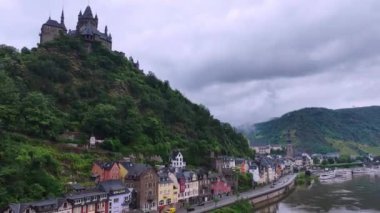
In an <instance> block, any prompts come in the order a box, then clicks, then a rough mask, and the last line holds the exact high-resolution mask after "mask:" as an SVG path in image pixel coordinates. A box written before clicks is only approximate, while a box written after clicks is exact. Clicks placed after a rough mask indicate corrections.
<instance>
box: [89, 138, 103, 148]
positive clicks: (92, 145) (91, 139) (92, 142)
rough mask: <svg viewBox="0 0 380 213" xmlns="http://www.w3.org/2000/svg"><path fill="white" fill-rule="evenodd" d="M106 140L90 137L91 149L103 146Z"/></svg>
mask: <svg viewBox="0 0 380 213" xmlns="http://www.w3.org/2000/svg"><path fill="white" fill-rule="evenodd" d="M103 142H104V140H98V139H96V138H95V136H91V137H90V147H95V146H96V144H102V143H103Z"/></svg>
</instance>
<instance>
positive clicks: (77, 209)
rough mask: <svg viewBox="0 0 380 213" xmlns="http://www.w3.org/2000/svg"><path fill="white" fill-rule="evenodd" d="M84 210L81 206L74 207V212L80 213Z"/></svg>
mask: <svg viewBox="0 0 380 213" xmlns="http://www.w3.org/2000/svg"><path fill="white" fill-rule="evenodd" d="M81 211H82V209H81V207H76V208H74V211H73V213H80V212H81Z"/></svg>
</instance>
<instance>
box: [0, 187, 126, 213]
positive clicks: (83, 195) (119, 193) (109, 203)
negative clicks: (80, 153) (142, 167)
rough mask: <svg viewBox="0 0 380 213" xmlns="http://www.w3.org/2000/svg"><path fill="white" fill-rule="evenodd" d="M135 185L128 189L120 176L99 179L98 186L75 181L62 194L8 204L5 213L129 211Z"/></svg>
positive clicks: (103, 212)
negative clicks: (87, 185)
mask: <svg viewBox="0 0 380 213" xmlns="http://www.w3.org/2000/svg"><path fill="white" fill-rule="evenodd" d="M132 196H133V189H128V188H127V187H125V185H124V184H122V182H121V181H119V180H108V181H103V182H101V183H99V184H98V185H97V186H96V187H95V188H91V189H86V188H84V187H82V186H80V185H78V184H73V185H72V192H70V193H68V194H66V195H65V196H63V197H59V198H51V199H47V200H42V201H35V202H28V203H16V204H10V205H8V206H7V207H6V208H5V209H4V210H2V211H1V212H4V213H39V212H42V213H53V212H56V213H112V212H120V213H122V212H128V210H129V204H130V203H131V201H132Z"/></svg>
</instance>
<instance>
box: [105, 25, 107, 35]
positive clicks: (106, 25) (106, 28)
mask: <svg viewBox="0 0 380 213" xmlns="http://www.w3.org/2000/svg"><path fill="white" fill-rule="evenodd" d="M104 34H106V35H107V34H108V27H107V25H106V27H105V28H104Z"/></svg>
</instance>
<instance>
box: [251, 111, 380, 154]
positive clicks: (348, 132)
mask: <svg viewBox="0 0 380 213" xmlns="http://www.w3.org/2000/svg"><path fill="white" fill-rule="evenodd" d="M254 127H255V131H253V130H252V131H250V132H249V133H248V134H247V135H248V136H249V138H250V140H251V142H252V143H253V144H255V143H258V144H260V143H280V144H285V142H286V139H287V132H288V130H289V132H290V135H291V139H292V141H293V142H294V143H295V146H296V147H297V149H298V150H300V151H302V150H305V151H309V152H330V151H340V152H341V153H342V154H347V155H352V154H364V153H373V154H377V155H380V107H379V106H372V107H362V108H349V109H338V110H330V109H325V108H305V109H301V110H298V111H294V112H289V113H286V114H285V115H283V116H282V117H280V118H276V119H273V120H271V121H268V122H264V123H259V124H256V125H255V126H254Z"/></svg>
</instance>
